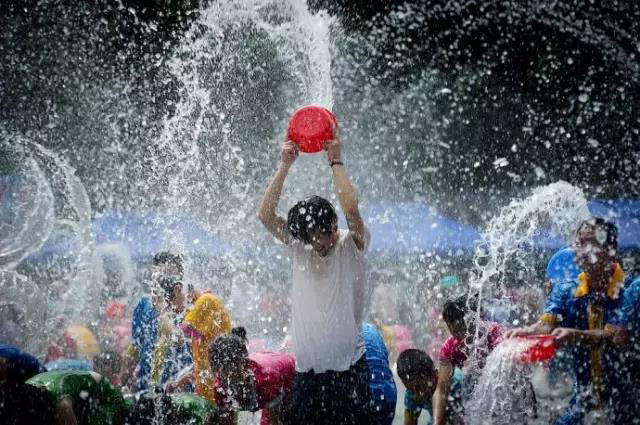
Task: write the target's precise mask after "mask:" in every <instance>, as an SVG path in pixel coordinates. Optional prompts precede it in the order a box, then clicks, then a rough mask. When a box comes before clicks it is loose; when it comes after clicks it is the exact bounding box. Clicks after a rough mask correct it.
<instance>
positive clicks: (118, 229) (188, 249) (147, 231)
mask: <svg viewBox="0 0 640 425" xmlns="http://www.w3.org/2000/svg"><path fill="white" fill-rule="evenodd" d="M93 230H94V232H95V234H96V242H97V243H98V244H105V243H119V244H122V245H124V246H126V247H127V249H128V251H129V255H130V256H131V258H133V259H144V258H150V257H153V255H155V254H156V253H157V252H159V251H162V250H172V249H173V250H176V249H177V250H178V251H180V252H184V253H185V254H190V255H202V256H210V255H219V254H223V253H225V252H227V251H228V250H229V246H228V245H227V244H226V243H225V242H223V241H222V240H220V239H218V238H216V237H214V236H213V235H211V234H210V233H209V232H208V231H207V230H206V229H204V228H203V227H202V226H200V225H199V224H198V223H197V222H196V221H195V220H193V219H192V218H189V217H173V218H171V219H169V218H167V217H162V216H159V215H152V214H142V213H134V212H126V213H124V212H110V213H108V214H104V215H102V216H100V217H97V218H96V219H95V220H94V222H93Z"/></svg>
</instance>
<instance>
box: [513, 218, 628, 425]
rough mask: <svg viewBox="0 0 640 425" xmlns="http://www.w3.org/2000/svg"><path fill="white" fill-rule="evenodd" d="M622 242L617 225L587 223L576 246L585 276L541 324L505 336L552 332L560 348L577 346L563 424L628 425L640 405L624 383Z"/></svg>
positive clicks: (553, 297)
mask: <svg viewBox="0 0 640 425" xmlns="http://www.w3.org/2000/svg"><path fill="white" fill-rule="evenodd" d="M617 240H618V231H617V228H616V226H615V225H614V224H612V223H609V222H606V221H605V220H603V219H601V218H595V219H591V220H587V221H585V222H583V223H582V224H581V225H580V226H579V228H578V231H577V234H576V239H575V244H574V245H575V246H574V248H575V251H576V262H577V264H578V266H579V267H580V269H581V273H580V274H579V275H578V277H577V278H576V279H575V280H568V281H567V282H563V283H557V284H555V285H554V287H553V289H552V291H551V294H550V295H549V297H548V299H547V304H546V306H545V309H544V313H543V315H542V316H541V318H540V319H539V320H538V322H536V323H535V324H533V325H531V326H529V327H527V328H521V329H515V330H512V331H510V332H507V334H506V335H505V336H506V337H511V336H524V335H533V334H549V333H551V334H552V335H554V336H555V341H556V344H558V345H565V346H567V347H571V351H572V360H573V361H572V363H573V373H574V374H575V378H576V379H575V383H574V388H573V396H572V399H571V402H570V405H569V407H568V409H567V411H566V412H565V414H564V415H563V416H562V417H560V418H559V419H558V421H557V422H556V424H557V425H565V424H567V425H568V424H582V423H584V422H585V420H587V418H589V420H590V421H591V420H596V421H598V419H597V418H598V417H602V416H604V417H603V418H602V420H606V421H608V423H610V424H626V423H628V418H627V417H626V416H625V415H626V414H627V412H628V403H630V402H633V403H634V402H635V398H634V397H630V396H629V394H627V393H626V388H625V386H624V381H623V379H622V378H623V374H624V368H623V367H622V360H623V353H624V349H625V343H626V338H625V331H624V328H623V319H622V317H623V315H622V300H623V288H624V284H625V274H624V272H623V270H622V267H621V266H620V264H618V263H617V262H616V260H615V255H616V250H617V246H618V244H617ZM631 399H634V400H631Z"/></svg>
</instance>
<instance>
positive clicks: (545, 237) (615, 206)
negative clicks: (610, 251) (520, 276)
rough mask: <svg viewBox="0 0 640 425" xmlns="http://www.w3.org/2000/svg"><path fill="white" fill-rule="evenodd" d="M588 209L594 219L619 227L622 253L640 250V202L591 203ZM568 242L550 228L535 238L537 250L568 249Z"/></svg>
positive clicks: (541, 231)
mask: <svg viewBox="0 0 640 425" xmlns="http://www.w3.org/2000/svg"><path fill="white" fill-rule="evenodd" d="M588 207H589V211H590V212H591V215H593V216H594V217H601V218H604V219H605V220H607V221H611V222H613V223H615V225H616V226H618V249H619V250H620V251H629V250H640V201H591V202H589V203H588ZM567 242H568V241H566V240H565V239H564V238H563V237H562V235H560V234H558V233H557V232H555V231H554V230H553V229H550V228H543V229H540V231H539V232H538V233H537V234H536V236H535V238H534V245H535V246H536V247H537V248H540V249H545V250H550V251H554V250H558V249H560V248H564V247H566V246H567Z"/></svg>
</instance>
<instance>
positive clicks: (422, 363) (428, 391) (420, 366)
mask: <svg viewBox="0 0 640 425" xmlns="http://www.w3.org/2000/svg"><path fill="white" fill-rule="evenodd" d="M397 367H398V376H399V377H400V380H401V381H402V383H403V384H404V386H405V387H406V389H407V391H406V393H405V396H404V425H417V424H418V419H419V418H420V413H422V411H423V410H426V411H427V412H428V413H429V415H430V416H432V415H433V405H432V397H433V393H434V392H435V389H436V386H437V383H438V370H437V369H436V368H435V366H434V364H433V360H431V357H429V355H428V354H427V353H425V352H424V351H422V350H418V349H415V348H410V349H408V350H404V351H403V352H402V353H400V356H399V357H398V363H397ZM462 379H463V375H462V371H460V369H454V373H453V377H452V382H451V390H450V393H449V402H448V404H447V408H446V423H447V424H461V423H462V396H461V388H462ZM428 423H429V424H430V423H431V421H429V422H428Z"/></svg>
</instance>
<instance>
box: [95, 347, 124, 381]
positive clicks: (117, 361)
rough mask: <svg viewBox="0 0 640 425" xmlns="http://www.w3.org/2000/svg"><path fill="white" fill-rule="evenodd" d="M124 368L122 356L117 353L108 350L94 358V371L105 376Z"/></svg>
mask: <svg viewBox="0 0 640 425" xmlns="http://www.w3.org/2000/svg"><path fill="white" fill-rule="evenodd" d="M121 366H122V356H121V355H120V354H119V353H117V352H116V351H112V350H106V351H103V352H101V353H99V354H98V355H97V356H95V357H94V358H93V369H94V370H95V371H96V372H97V373H99V374H101V375H105V372H107V371H114V372H117V371H119V370H120V367H121Z"/></svg>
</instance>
